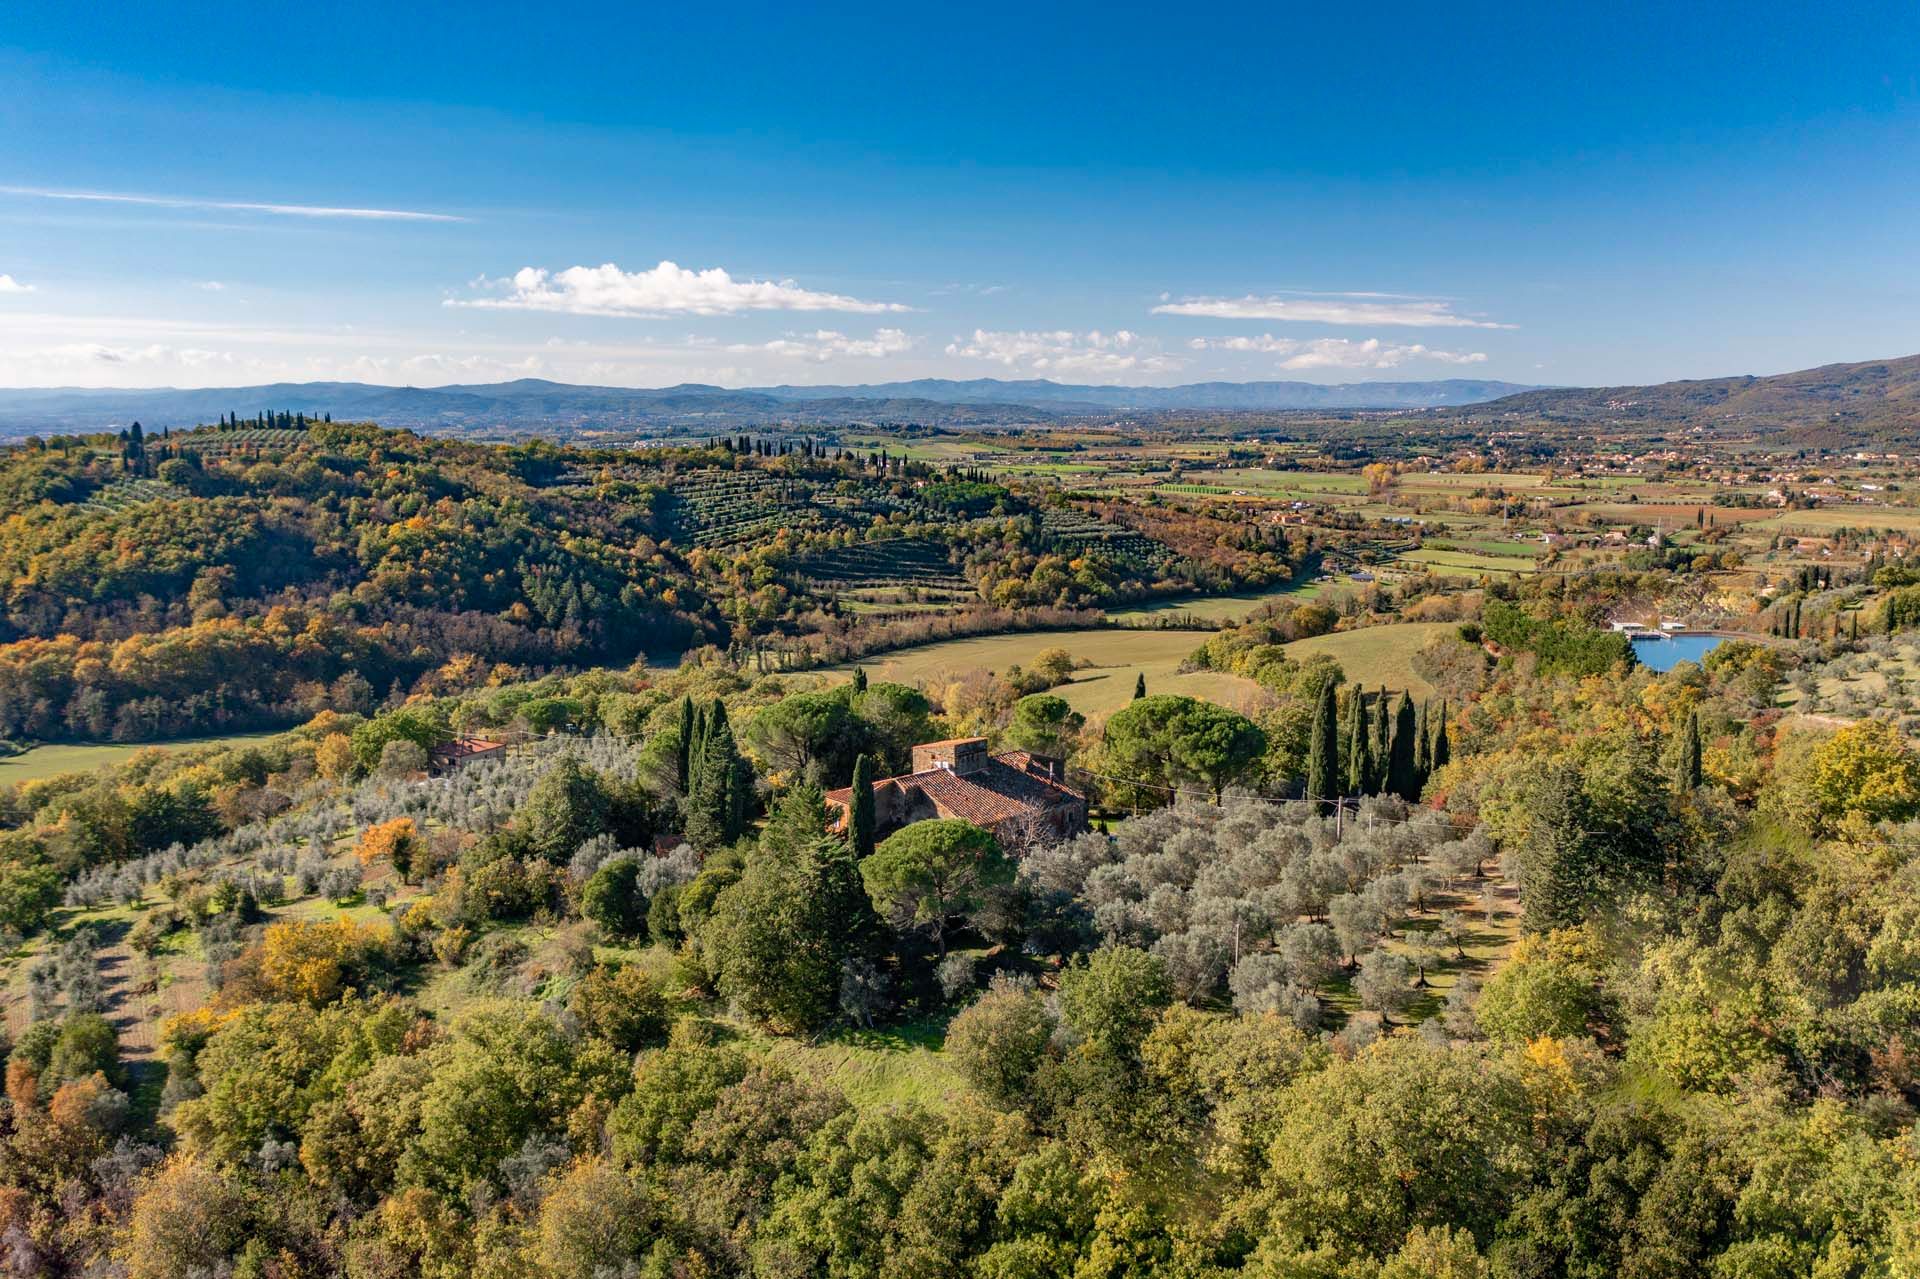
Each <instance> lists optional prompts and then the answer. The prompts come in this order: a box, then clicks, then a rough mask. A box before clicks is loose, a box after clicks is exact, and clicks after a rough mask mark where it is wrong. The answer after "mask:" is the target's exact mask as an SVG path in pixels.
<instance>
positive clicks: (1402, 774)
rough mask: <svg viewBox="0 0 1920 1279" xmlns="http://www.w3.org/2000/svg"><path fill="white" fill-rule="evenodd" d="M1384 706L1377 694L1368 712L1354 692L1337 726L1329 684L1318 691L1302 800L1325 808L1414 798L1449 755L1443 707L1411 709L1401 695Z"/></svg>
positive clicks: (1362, 694) (1361, 693)
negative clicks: (1362, 799) (1373, 798)
mask: <svg viewBox="0 0 1920 1279" xmlns="http://www.w3.org/2000/svg"><path fill="white" fill-rule="evenodd" d="M1389 700H1390V697H1389V694H1388V692H1387V690H1386V689H1385V688H1382V689H1381V690H1380V691H1379V693H1377V694H1375V695H1373V697H1372V699H1371V706H1369V698H1368V694H1367V693H1366V691H1365V690H1364V689H1360V688H1355V689H1354V690H1353V691H1352V692H1351V693H1350V694H1349V695H1348V697H1347V699H1346V701H1347V708H1346V722H1345V724H1344V725H1343V724H1342V723H1341V721H1340V710H1339V694H1338V692H1337V691H1336V689H1335V688H1334V685H1333V682H1332V681H1331V680H1329V681H1327V682H1326V683H1325V684H1323V685H1322V686H1321V689H1320V699H1319V702H1318V704H1317V705H1316V706H1315V708H1314V717H1313V736H1312V740H1311V742H1310V744H1309V746H1308V752H1307V798H1308V799H1310V800H1313V801H1315V802H1317V803H1322V804H1328V803H1331V802H1332V801H1334V800H1337V799H1342V798H1345V797H1346V796H1349V795H1398V796H1399V797H1400V798H1402V799H1405V800H1408V801H1410V802H1411V801H1413V800H1417V799H1419V798H1420V791H1421V788H1422V787H1424V786H1425V785H1426V784H1427V778H1428V777H1430V776H1432V775H1433V773H1434V772H1436V771H1437V770H1439V769H1441V768H1444V767H1445V766H1446V764H1447V761H1448V760H1449V759H1451V758H1452V755H1453V748H1452V744H1451V743H1450V742H1449V741H1448V739H1447V705H1446V703H1445V702H1442V703H1440V705H1439V709H1438V711H1437V712H1436V711H1434V710H1433V709H1432V707H1431V705H1430V704H1429V703H1427V702H1421V703H1419V704H1418V706H1417V707H1416V705H1415V703H1414V700H1413V698H1412V697H1411V696H1410V695H1408V694H1407V693H1404V692H1403V693H1401V694H1400V696H1399V699H1398V701H1397V703H1395V704H1393V705H1392V706H1391V708H1390V707H1389Z"/></svg>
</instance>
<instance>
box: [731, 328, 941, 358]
mask: <svg viewBox="0 0 1920 1279" xmlns="http://www.w3.org/2000/svg"><path fill="white" fill-rule="evenodd" d="M917 340H918V339H916V338H913V337H909V336H908V335H907V334H906V333H905V332H903V331H901V330H900V329H876V330H875V331H874V334H873V336H872V337H870V338H850V337H848V336H847V335H846V334H844V333H837V332H835V331H834V330H832V329H820V330H817V331H816V332H813V333H802V334H789V335H787V336H786V337H783V338H775V339H774V340H773V341H771V342H762V343H759V344H758V345H755V344H752V343H745V342H742V343H736V344H734V345H732V346H729V347H728V348H727V350H728V351H729V352H732V353H735V354H750V353H752V352H754V351H765V352H766V353H767V354H769V355H779V356H785V357H787V358H789V359H797V360H810V361H812V362H813V363H815V364H825V363H827V362H828V361H829V360H837V359H841V358H853V359H870V360H883V359H886V358H888V357H889V356H894V355H905V354H906V353H907V352H908V351H911V350H912V349H913V347H914V343H915V342H916V341H917Z"/></svg>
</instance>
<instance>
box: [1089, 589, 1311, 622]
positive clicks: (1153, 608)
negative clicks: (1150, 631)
mask: <svg viewBox="0 0 1920 1279" xmlns="http://www.w3.org/2000/svg"><path fill="white" fill-rule="evenodd" d="M1319 593H1320V584H1319V583H1318V582H1295V583H1288V584H1287V585H1286V586H1276V587H1274V588H1273V589H1272V590H1266V591H1247V592H1243V593H1241V594H1238V595H1209V596H1205V597H1203V598H1188V599H1177V600H1156V601H1155V602H1153V603H1151V604H1137V605H1135V606H1133V607H1132V608H1120V609H1114V610H1112V611H1111V612H1109V613H1108V614H1107V616H1109V617H1114V618H1120V619H1122V620H1125V619H1129V618H1142V617H1192V618H1198V619H1200V620H1202V621H1208V622H1244V621H1245V620H1246V619H1247V618H1249V617H1252V616H1253V615H1254V614H1255V613H1256V612H1258V611H1259V610H1260V608H1261V606H1262V605H1265V604H1271V603H1273V602H1274V601H1276V600H1288V601H1291V602H1292V603H1296V604H1299V603H1304V602H1305V601H1307V600H1310V599H1312V598H1313V597H1314V596H1316V595H1318V594H1319Z"/></svg>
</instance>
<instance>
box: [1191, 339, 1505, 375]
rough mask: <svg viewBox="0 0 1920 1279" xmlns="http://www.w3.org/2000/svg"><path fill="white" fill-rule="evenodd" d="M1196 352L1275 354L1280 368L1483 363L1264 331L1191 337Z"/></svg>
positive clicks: (1417, 346) (1376, 342)
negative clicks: (1252, 335) (1253, 334)
mask: <svg viewBox="0 0 1920 1279" xmlns="http://www.w3.org/2000/svg"><path fill="white" fill-rule="evenodd" d="M1187 345H1188V346H1190V347H1192V348H1193V349H1194V350H1196V351H1237V352H1243V353H1251V354H1257V355H1278V356H1280V357H1282V358H1281V360H1280V367H1281V368H1283V369H1391V368H1397V367H1398V366H1400V365H1402V364H1406V363H1408V362H1409V361H1415V360H1430V361H1432V362H1434V363H1438V364H1484V363H1486V359H1487V355H1486V352H1484V351H1439V350H1435V349H1434V348H1432V347H1429V346H1426V345H1424V344H1422V343H1418V342H1415V343H1410V344H1406V345H1398V344H1394V343H1390V342H1382V341H1381V340H1380V339H1379V338H1367V339H1366V340H1364V341H1359V342H1356V341H1354V340H1352V339H1350V338H1315V339H1312V340H1310V341H1309V340H1304V339H1299V338H1277V337H1275V336H1273V334H1271V333H1265V334H1262V335H1261V336H1259V337H1257V338H1249V337H1231V338H1194V339H1193V340H1192V341H1190V342H1188V343H1187Z"/></svg>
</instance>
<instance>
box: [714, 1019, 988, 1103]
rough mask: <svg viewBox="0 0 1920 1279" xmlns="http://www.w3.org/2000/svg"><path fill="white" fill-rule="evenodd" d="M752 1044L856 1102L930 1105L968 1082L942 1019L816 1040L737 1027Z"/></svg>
mask: <svg viewBox="0 0 1920 1279" xmlns="http://www.w3.org/2000/svg"><path fill="white" fill-rule="evenodd" d="M736 1029H738V1030H739V1031H740V1033H741V1035H742V1038H743V1040H744V1042H745V1044H746V1046H747V1047H748V1049H749V1050H751V1051H755V1052H759V1053H762V1054H764V1055H765V1056H766V1057H767V1058H768V1059H770V1060H772V1061H774V1062H776V1063H778V1064H779V1065H781V1066H783V1067H785V1068H786V1069H787V1070H788V1071H790V1072H791V1073H792V1074H793V1075H794V1077H795V1078H797V1079H800V1080H802V1081H804V1082H806V1083H810V1084H815V1085H819V1086H825V1087H831V1088H838V1089H839V1090H840V1091H841V1092H842V1093H844V1094H845V1095H846V1098H847V1100H848V1101H850V1102H852V1103H853V1104H854V1105H856V1106H877V1105H901V1104H904V1103H906V1102H917V1103H919V1104H920V1105H923V1106H927V1107H929V1108H938V1107H941V1106H944V1105H946V1104H948V1103H950V1102H952V1101H954V1100H956V1099H957V1098H959V1097H961V1096H963V1095H964V1094H965V1093H966V1091H967V1085H966V1082H965V1081H964V1080H962V1079H961V1078H960V1076H959V1074H958V1073H957V1072H956V1071H955V1070H954V1068H953V1066H952V1065H951V1064H950V1063H949V1062H948V1060H947V1058H946V1057H944V1056H942V1055H941V1051H940V1049H941V1046H942V1044H944V1043H945V1041H946V1032H947V1028H946V1022H945V1020H944V1019H941V1020H933V1021H920V1022H912V1023H909V1024H908V1025H904V1026H890V1027H887V1028H886V1029H883V1030H840V1031H835V1032H833V1033H831V1034H828V1035H826V1036H824V1037H822V1038H820V1039H818V1040H815V1041H806V1040H799V1039H782V1038H777V1037H775V1036H772V1035H767V1034H764V1033H762V1032H760V1031H757V1030H753V1029H751V1028H748V1027H745V1026H740V1027H736Z"/></svg>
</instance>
